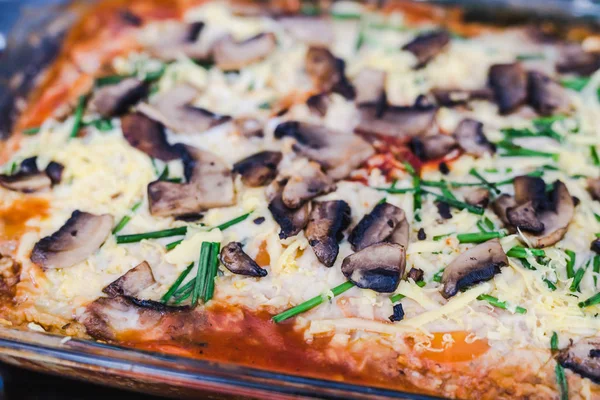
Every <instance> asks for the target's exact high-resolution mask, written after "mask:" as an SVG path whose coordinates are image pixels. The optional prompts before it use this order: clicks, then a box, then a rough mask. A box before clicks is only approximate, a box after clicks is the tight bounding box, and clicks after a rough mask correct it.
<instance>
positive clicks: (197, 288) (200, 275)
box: [192, 242, 212, 307]
mask: <svg viewBox="0 0 600 400" xmlns="http://www.w3.org/2000/svg"><path fill="white" fill-rule="evenodd" d="M211 252H212V245H211V243H210V242H202V246H201V247H200V259H199V260H198V270H197V271H196V278H195V279H194V290H193V292H192V307H193V306H195V305H196V304H198V299H200V298H203V297H204V295H205V293H206V276H207V274H208V269H209V262H210V255H211V254H210V253H211Z"/></svg>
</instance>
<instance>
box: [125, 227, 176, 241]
mask: <svg viewBox="0 0 600 400" xmlns="http://www.w3.org/2000/svg"><path fill="white" fill-rule="evenodd" d="M186 232H187V227H186V226H181V227H179V228H171V229H164V230H162V231H154V232H146V233H136V234H133V235H119V236H117V243H118V244H123V243H135V242H141V241H142V240H144V239H159V238H164V237H171V236H181V235H185V234H186Z"/></svg>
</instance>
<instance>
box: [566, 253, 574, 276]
mask: <svg viewBox="0 0 600 400" xmlns="http://www.w3.org/2000/svg"><path fill="white" fill-rule="evenodd" d="M565 254H566V255H567V257H569V260H568V261H567V278H573V277H574V276H575V252H574V251H573V250H565Z"/></svg>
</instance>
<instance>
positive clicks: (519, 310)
mask: <svg viewBox="0 0 600 400" xmlns="http://www.w3.org/2000/svg"><path fill="white" fill-rule="evenodd" d="M477 300H483V301H487V302H488V303H490V304H491V305H493V306H494V307H498V308H502V309H503V310H506V309H507V305H506V302H505V301H500V300H498V299H497V298H496V297H494V296H490V295H489V294H480V295H479V296H477ZM515 312H516V313H517V314H526V313H527V309H525V308H523V307H521V306H517V308H515Z"/></svg>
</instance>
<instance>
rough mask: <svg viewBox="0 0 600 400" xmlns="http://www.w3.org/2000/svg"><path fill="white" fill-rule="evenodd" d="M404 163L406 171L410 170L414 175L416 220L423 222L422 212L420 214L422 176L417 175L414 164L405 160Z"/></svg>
mask: <svg viewBox="0 0 600 400" xmlns="http://www.w3.org/2000/svg"><path fill="white" fill-rule="evenodd" d="M403 164H404V168H405V169H406V172H408V173H409V174H410V175H411V176H412V183H413V188H414V190H415V192H414V194H413V211H414V215H415V220H416V221H418V222H421V214H420V210H421V206H422V199H421V197H422V196H421V178H420V177H419V175H417V172H416V171H415V169H414V168H413V166H412V165H410V163H408V162H406V161H404V162H403Z"/></svg>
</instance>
